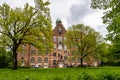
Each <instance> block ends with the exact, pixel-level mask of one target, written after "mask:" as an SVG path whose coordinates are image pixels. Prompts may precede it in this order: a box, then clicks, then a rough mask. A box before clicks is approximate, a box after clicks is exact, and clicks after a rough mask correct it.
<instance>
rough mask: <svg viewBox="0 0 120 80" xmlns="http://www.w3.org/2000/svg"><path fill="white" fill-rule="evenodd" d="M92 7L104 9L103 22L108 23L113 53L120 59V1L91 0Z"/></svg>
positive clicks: (108, 35) (108, 37)
mask: <svg viewBox="0 0 120 80" xmlns="http://www.w3.org/2000/svg"><path fill="white" fill-rule="evenodd" d="M91 1H92V3H91V7H92V8H95V9H96V8H98V9H104V10H105V12H104V16H103V23H105V24H107V30H108V32H109V34H107V40H109V41H111V42H112V50H111V52H110V53H111V55H113V56H114V58H115V59H117V60H120V48H119V47H120V13H119V12H120V1H119V0H91Z"/></svg>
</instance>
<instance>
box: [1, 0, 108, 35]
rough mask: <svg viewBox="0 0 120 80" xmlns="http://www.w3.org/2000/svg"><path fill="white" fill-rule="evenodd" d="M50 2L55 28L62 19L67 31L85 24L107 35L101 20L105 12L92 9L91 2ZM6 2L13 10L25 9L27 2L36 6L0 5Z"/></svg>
mask: <svg viewBox="0 0 120 80" xmlns="http://www.w3.org/2000/svg"><path fill="white" fill-rule="evenodd" d="M49 1H50V3H51V4H50V5H49V8H50V14H51V18H52V25H53V28H54V27H55V23H56V19H57V18H60V19H61V21H62V24H63V25H64V27H65V28H66V29H67V28H68V27H70V26H71V25H75V24H84V25H87V26H90V27H92V28H94V29H95V30H96V31H98V32H100V33H101V35H103V37H105V35H106V34H107V30H106V25H105V24H103V23H102V19H101V17H102V16H103V11H102V10H96V9H95V10H93V9H92V8H90V4H91V0H49ZM5 2H6V3H7V4H9V5H10V6H11V7H12V8H15V7H24V4H25V3H26V2H28V3H29V4H30V5H33V6H34V0H0V5H1V4H3V3H5Z"/></svg>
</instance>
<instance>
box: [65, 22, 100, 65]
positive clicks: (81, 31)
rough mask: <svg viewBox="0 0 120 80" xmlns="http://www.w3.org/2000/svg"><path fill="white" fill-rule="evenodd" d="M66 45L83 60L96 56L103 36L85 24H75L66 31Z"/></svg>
mask: <svg viewBox="0 0 120 80" xmlns="http://www.w3.org/2000/svg"><path fill="white" fill-rule="evenodd" d="M66 38H67V40H66V42H65V43H66V45H67V47H68V48H69V50H70V51H71V53H72V54H73V55H74V56H75V57H76V58H78V59H80V61H81V66H83V61H84V60H85V59H88V58H94V59H95V55H96V54H97V53H98V52H97V49H98V45H99V44H100V43H101V42H102V38H101V36H100V34H99V33H98V32H96V31H95V30H93V29H92V28H90V27H88V26H84V25H83V24H77V25H73V26H72V27H69V28H68V31H67V33H66Z"/></svg>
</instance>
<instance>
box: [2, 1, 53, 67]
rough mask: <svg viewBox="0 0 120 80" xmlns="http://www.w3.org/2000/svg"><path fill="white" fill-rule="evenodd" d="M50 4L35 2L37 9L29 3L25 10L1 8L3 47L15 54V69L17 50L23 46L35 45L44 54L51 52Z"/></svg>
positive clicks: (4, 5) (8, 7) (7, 6)
mask: <svg viewBox="0 0 120 80" xmlns="http://www.w3.org/2000/svg"><path fill="white" fill-rule="evenodd" d="M48 5H49V2H43V1H42V0H35V7H33V6H29V4H28V3H26V5H25V6H24V8H14V9H12V8H10V6H9V5H7V4H3V5H1V6H0V33H1V36H0V38H1V41H2V44H3V45H6V46H8V47H9V48H10V49H11V51H12V53H13V63H14V68H16V66H17V50H18V48H19V47H20V45H21V44H33V45H35V46H36V47H37V48H38V49H41V50H42V51H43V52H45V51H46V50H47V51H50V50H51V47H52V44H51V41H52V39H51V35H52V30H51V18H50V12H49V8H48Z"/></svg>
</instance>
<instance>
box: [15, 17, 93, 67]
mask: <svg viewBox="0 0 120 80" xmlns="http://www.w3.org/2000/svg"><path fill="white" fill-rule="evenodd" d="M65 33H66V30H65V28H64V26H63V25H62V21H61V20H59V19H57V20H56V27H55V29H53V33H52V38H53V44H54V49H53V51H52V52H51V53H48V54H46V55H41V51H40V50H38V49H37V48H35V47H34V46H32V45H29V44H27V45H25V46H24V45H23V46H22V49H23V51H22V52H18V57H17V59H18V63H19V65H20V66H31V67H42V68H48V67H66V66H78V65H80V60H79V59H74V60H73V59H72V55H71V54H70V52H69V50H68V49H67V47H66V45H65V44H64V41H65V40H66V37H65ZM84 64H86V63H85V62H84ZM91 64H92V63H91Z"/></svg>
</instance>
